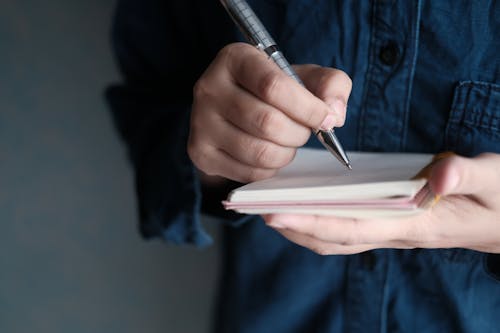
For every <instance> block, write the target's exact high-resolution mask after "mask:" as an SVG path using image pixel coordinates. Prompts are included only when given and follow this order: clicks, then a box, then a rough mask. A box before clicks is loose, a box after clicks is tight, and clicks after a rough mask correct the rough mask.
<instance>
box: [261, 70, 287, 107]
mask: <svg viewBox="0 0 500 333" xmlns="http://www.w3.org/2000/svg"><path fill="white" fill-rule="evenodd" d="M281 85H282V84H281V75H280V74H279V73H277V72H276V71H268V72H267V73H265V74H264V75H263V76H262V78H261V79H260V80H259V83H258V87H257V93H258V94H259V95H260V96H261V97H262V98H263V99H264V100H272V99H273V97H274V96H276V95H277V93H278V91H279V90H280V89H281Z"/></svg>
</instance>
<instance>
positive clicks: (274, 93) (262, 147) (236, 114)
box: [188, 43, 351, 182]
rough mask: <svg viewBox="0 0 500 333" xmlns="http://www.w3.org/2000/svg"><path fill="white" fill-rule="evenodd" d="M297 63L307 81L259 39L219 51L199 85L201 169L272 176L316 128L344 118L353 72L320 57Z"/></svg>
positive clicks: (193, 153)
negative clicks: (264, 49) (258, 42)
mask: <svg viewBox="0 0 500 333" xmlns="http://www.w3.org/2000/svg"><path fill="white" fill-rule="evenodd" d="M295 70H296V72H297V74H298V76H300V77H301V79H302V82H303V83H304V85H305V86H306V88H307V89H304V87H303V86H301V85H300V84H299V83H298V82H297V81H296V80H295V79H294V78H292V77H291V76H289V75H288V74H287V73H285V72H284V71H283V70H282V69H280V68H279V67H278V66H276V64H275V63H274V62H273V61H270V60H269V56H268V55H267V54H266V53H265V52H262V51H260V50H259V49H257V48H256V47H255V46H252V45H249V44H244V43H235V44H230V45H228V46H226V47H225V48H224V49H223V50H221V51H220V52H219V54H218V55H217V57H216V58H215V59H214V61H213V62H212V63H211V64H210V66H209V67H208V68H207V70H206V71H205V73H204V74H203V75H202V76H201V78H200V79H199V80H198V82H197V83H196V85H195V88H194V99H193V108H192V115H191V128H190V136H189V142H188V153H189V155H190V157H191V159H192V161H193V162H194V164H195V165H196V166H197V167H198V169H200V170H201V171H202V172H204V173H205V174H208V175H217V176H222V177H223V178H228V179H231V180H236V181H239V182H250V181H255V180H260V179H265V178H269V177H271V176H273V175H274V174H275V173H276V171H278V170H279V169H280V168H282V167H283V166H285V165H287V164H288V163H289V162H290V161H291V160H292V159H293V157H294V156H295V151H296V149H297V148H298V147H301V146H303V145H304V144H305V143H306V142H307V140H308V139H309V137H310V135H311V128H314V129H322V130H325V131H328V130H330V129H332V128H333V127H340V126H342V125H343V123H344V119H345V112H346V103H347V100H348V97H349V94H350V91H351V80H350V79H349V77H348V76H347V75H346V74H345V73H344V72H342V71H340V70H336V69H331V68H324V67H320V66H316V65H301V66H296V67H295Z"/></svg>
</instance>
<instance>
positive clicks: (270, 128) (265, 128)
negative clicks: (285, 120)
mask: <svg viewBox="0 0 500 333" xmlns="http://www.w3.org/2000/svg"><path fill="white" fill-rule="evenodd" d="M256 127H257V130H258V132H259V133H260V135H262V136H263V137H264V138H270V137H272V136H273V134H274V133H276V132H279V131H280V128H281V122H280V121H279V120H278V117H277V115H276V113H275V112H272V111H269V110H267V111H263V112H261V113H259V114H258V115H257V118H256Z"/></svg>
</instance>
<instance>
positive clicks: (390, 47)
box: [378, 42, 399, 66]
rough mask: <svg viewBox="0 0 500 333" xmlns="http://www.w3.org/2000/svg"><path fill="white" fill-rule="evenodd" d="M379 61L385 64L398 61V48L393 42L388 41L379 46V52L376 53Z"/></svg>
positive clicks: (390, 64)
mask: <svg viewBox="0 0 500 333" xmlns="http://www.w3.org/2000/svg"><path fill="white" fill-rule="evenodd" d="M378 57H379V59H380V61H382V63H383V64H385V65H387V66H392V65H394V64H395V63H396V62H397V61H398V57H399V48H398V45H397V44H396V43H394V42H389V43H387V44H386V45H385V46H382V48H380V53H379V54H378Z"/></svg>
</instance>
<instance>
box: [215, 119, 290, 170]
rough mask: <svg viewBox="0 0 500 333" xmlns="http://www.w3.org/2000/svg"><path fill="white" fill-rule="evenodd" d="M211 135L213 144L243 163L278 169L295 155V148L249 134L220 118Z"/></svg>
mask: <svg viewBox="0 0 500 333" xmlns="http://www.w3.org/2000/svg"><path fill="white" fill-rule="evenodd" d="M213 135H214V136H213V137H212V140H213V145H214V146H216V147H218V148H219V149H221V150H223V151H225V152H226V153H227V154H228V155H229V156H231V157H232V158H233V159H235V160H237V161H240V162H241V163H243V164H245V165H249V166H253V167H258V168H264V169H279V168H282V167H284V166H285V165H287V164H288V163H290V162H291V161H292V160H293V158H294V157H295V151H296V149H295V148H290V147H283V146H280V145H277V144H275V143H273V142H270V141H265V140H262V139H259V138H256V137H254V136H251V135H249V134H247V133H245V132H243V131H242V130H240V129H239V128H237V127H235V126H234V125H232V124H231V123H229V122H227V121H225V120H224V119H222V118H221V119H220V121H219V125H218V130H217V131H214V133H213Z"/></svg>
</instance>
